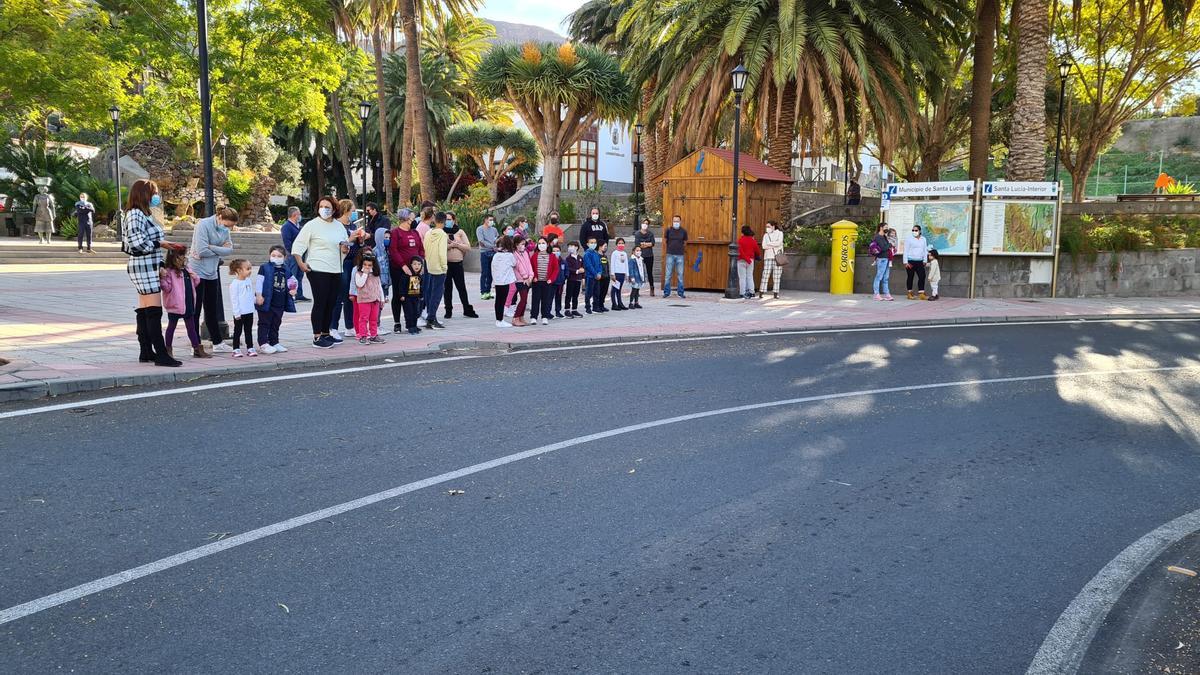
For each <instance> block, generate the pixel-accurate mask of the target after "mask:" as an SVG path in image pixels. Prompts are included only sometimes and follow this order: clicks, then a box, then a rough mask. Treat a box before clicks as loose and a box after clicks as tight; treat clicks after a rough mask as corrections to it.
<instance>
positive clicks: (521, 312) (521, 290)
mask: <svg viewBox="0 0 1200 675" xmlns="http://www.w3.org/2000/svg"><path fill="white" fill-rule="evenodd" d="M513 244H514V245H515V246H516V250H515V251H513V255H515V256H516V258H517V309H516V313H515V314H514V316H513V320H512V325H514V326H518V327H519V326H528V325H529V323H528V322H527V321H525V303H526V302H527V301H528V300H529V288H530V286H531V285H532V284H533V265H532V264H530V262H531V261H530V259H529V248H528V246H527V245H526V242H525V240H524V239H522V238H521V237H520V235H518V236H517V237H516V238H514V239H513Z"/></svg>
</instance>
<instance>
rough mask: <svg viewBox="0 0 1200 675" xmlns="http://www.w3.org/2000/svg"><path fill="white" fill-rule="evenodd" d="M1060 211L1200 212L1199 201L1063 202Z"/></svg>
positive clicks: (1066, 213) (1104, 213)
mask: <svg viewBox="0 0 1200 675" xmlns="http://www.w3.org/2000/svg"><path fill="white" fill-rule="evenodd" d="M1062 212H1063V215H1064V216H1077V215H1080V214H1084V213H1086V214H1088V215H1092V216H1109V215H1116V214H1129V215H1153V216H1163V215H1176V214H1200V201H1186V200H1174V201H1161V202H1152V201H1128V202H1118V201H1101V202H1076V203H1073V202H1064V203H1063V209H1062Z"/></svg>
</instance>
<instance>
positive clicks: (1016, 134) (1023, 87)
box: [1007, 0, 1050, 181]
mask: <svg viewBox="0 0 1200 675" xmlns="http://www.w3.org/2000/svg"><path fill="white" fill-rule="evenodd" d="M1049 17H1050V3H1049V1H1048V0H1018V1H1017V2H1014V3H1013V9H1012V29H1013V32H1014V33H1016V38H1017V39H1016V49H1017V54H1016V57H1017V68H1016V77H1015V78H1014V84H1015V97H1014V99H1013V115H1012V130H1011V131H1010V133H1009V153H1008V170H1007V175H1008V179H1009V180H1031V181H1038V180H1043V179H1044V178H1045V177H1046V64H1047V61H1049V58H1050V18H1049Z"/></svg>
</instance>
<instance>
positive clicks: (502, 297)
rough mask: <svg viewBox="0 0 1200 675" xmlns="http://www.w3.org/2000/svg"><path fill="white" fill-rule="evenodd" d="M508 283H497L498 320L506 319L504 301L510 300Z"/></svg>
mask: <svg viewBox="0 0 1200 675" xmlns="http://www.w3.org/2000/svg"><path fill="white" fill-rule="evenodd" d="M508 287H509V285H508V284H504V285H500V284H497V285H496V320H497V321H503V320H504V303H505V302H507V301H508Z"/></svg>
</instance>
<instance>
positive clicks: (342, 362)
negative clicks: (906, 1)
mask: <svg viewBox="0 0 1200 675" xmlns="http://www.w3.org/2000/svg"><path fill="white" fill-rule="evenodd" d="M1147 319H1179V320H1185V321H1186V320H1200V313H1196V312H1185V313H1178V314H1169V313H1147V314H1126V315H1112V314H1067V315H1053V316H994V317H991V316H970V317H956V318H946V319H915V320H911V321H881V322H879V323H872V324H832V325H829V326H813V327H810V328H779V329H775V330H752V331H730V330H725V331H712V332H707V333H671V332H663V333H650V334H645V335H632V336H624V337H602V338H571V339H561V340H547V341H544V342H536V343H528V342H518V343H513V342H504V341H496V340H462V339H458V340H451V341H447V342H444V343H439V344H436V345H432V346H430V347H425V348H421V349H412V350H404V351H401V352H398V353H391V354H387V355H380V356H370V355H368V354H355V355H353V356H343V357H332V358H310V359H302V360H298V361H286V362H285V361H270V360H267V361H260V362H257V363H254V364H253V365H251V364H245V365H243V364H238V365H229V366H221V367H217V368H210V369H208V370H205V371H204V372H182V373H181V372H175V371H173V370H165V371H164V370H157V371H156V372H154V371H152V372H147V373H145V374H141V373H139V374H137V375H120V376H116V375H102V376H98V377H80V378H75V379H54V380H29V381H26V382H12V383H9V384H0V403H8V402H13V401H30V400H36V399H40V398H47V397H55V396H62V395H65V394H76V393H86V392H93V391H102V390H105V389H115V388H119V387H141V386H153V385H162V384H174V383H177V382H195V381H197V380H202V379H206V378H210V377H220V376H225V375H242V374H245V375H252V374H261V373H269V372H272V371H277V370H294V369H298V368H324V367H335V366H347V365H355V364H367V363H373V362H376V361H378V360H380V359H381V358H390V359H397V358H409V357H414V356H433V355H440V354H448V353H449V352H452V351H503V352H509V353H520V352H523V351H529V350H534V349H546V348H555V347H575V346H578V347H586V346H588V345H599V344H613V343H614V342H624V341H631V342H637V341H643V340H671V339H688V338H697V339H701V338H703V339H713V338H720V337H728V338H731V339H732V338H736V337H740V336H747V337H748V336H761V335H774V334H779V333H782V334H789V333H812V334H819V333H837V332H841V331H866V330H874V329H890V328H920V327H922V326H952V325H970V324H979V323H1054V322H1061V321H1078V322H1087V321H1142V320H1147Z"/></svg>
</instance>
